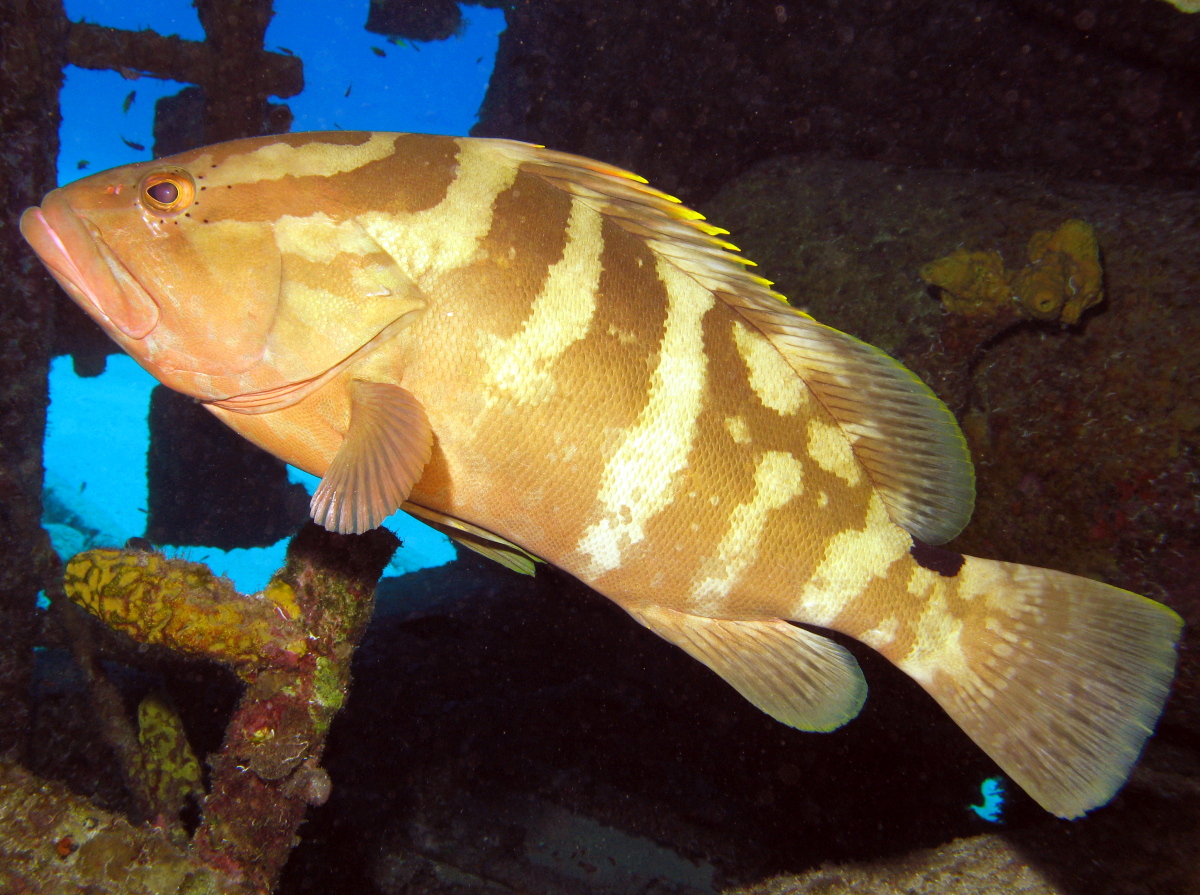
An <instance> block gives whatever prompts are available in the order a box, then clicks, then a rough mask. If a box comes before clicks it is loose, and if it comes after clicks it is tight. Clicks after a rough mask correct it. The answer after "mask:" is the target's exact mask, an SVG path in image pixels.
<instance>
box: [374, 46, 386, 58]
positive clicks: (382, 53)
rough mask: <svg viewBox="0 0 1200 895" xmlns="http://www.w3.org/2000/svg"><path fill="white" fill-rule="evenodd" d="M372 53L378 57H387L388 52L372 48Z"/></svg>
mask: <svg viewBox="0 0 1200 895" xmlns="http://www.w3.org/2000/svg"><path fill="white" fill-rule="evenodd" d="M371 52H372V53H374V54H375V55H376V56H380V57H383V56H387V50H385V49H383V47H371Z"/></svg>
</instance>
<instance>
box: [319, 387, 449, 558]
mask: <svg viewBox="0 0 1200 895" xmlns="http://www.w3.org/2000/svg"><path fill="white" fill-rule="evenodd" d="M432 451H433V430H432V429H430V427H429V420H428V418H427V417H426V416H425V408H424V407H422V406H421V402H420V401H418V400H417V399H416V398H415V397H413V396H412V395H411V394H410V393H409V392H407V391H405V390H404V389H402V388H401V387H400V386H398V385H392V384H391V383H386V382H365V381H362V380H358V379H356V380H354V381H353V382H351V383H350V426H349V428H348V429H347V430H346V437H345V439H344V440H343V441H342V446H341V449H340V450H338V452H337V454H336V455H335V456H334V458H333V462H332V463H331V464H330V465H329V469H328V470H326V472H325V477H324V478H323V479H321V484H320V486H319V487H318V488H317V491H316V493H315V494H313V497H312V502H311V504H310V505H309V509H310V512H311V514H312V518H313V521H315V522H317V523H318V524H320V525H323V526H324V527H325V528H327V529H329V530H330V531H336V532H340V533H342V534H358V533H360V532H364V531H369V530H370V529H372V528H375V527H377V526H378V525H379V524H380V523H381V522H383V520H384V519H386V518H387V517H388V516H390V515H391V514H392V513H394V512H396V510H398V509H400V504H402V503H404V501H405V499H406V498H407V497H408V494H409V492H410V491H412V487H413V485H414V484H416V481H417V479H419V478H420V477H421V473H422V471H423V470H424V469H425V464H426V463H428V462H429V456H430V454H431V453H432Z"/></svg>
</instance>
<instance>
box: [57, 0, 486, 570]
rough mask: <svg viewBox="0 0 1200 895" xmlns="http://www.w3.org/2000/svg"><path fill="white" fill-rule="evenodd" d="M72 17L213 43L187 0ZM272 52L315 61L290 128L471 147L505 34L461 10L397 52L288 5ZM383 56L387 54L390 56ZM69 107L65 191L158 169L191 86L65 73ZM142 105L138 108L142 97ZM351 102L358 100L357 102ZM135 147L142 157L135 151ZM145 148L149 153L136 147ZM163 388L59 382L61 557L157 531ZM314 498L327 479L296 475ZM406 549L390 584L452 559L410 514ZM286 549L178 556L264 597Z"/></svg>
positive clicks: (67, 371) (120, 367)
mask: <svg viewBox="0 0 1200 895" xmlns="http://www.w3.org/2000/svg"><path fill="white" fill-rule="evenodd" d="M66 9H67V15H68V16H69V17H70V18H72V19H75V20H77V21H83V20H86V21H89V22H94V23H97V24H101V25H109V26H112V27H116V28H125V29H132V30H136V29H140V28H152V29H153V30H155V31H157V32H159V33H160V34H178V35H179V36H180V37H183V38H186V39H190V40H203V38H204V32H203V29H201V27H200V22H199V19H198V18H197V16H196V11H195V9H194V8H193V7H192V5H191V4H190V3H189V2H187V0H140V2H130V0H67V3H66ZM275 10H276V15H275V18H274V19H273V20H272V22H271V25H270V26H269V28H268V31H267V37H266V47H267V49H269V50H274V51H277V52H280V51H281V49H280V48H286V49H287V50H289V51H291V52H293V53H295V54H296V55H297V56H300V57H301V59H303V61H304V66H305V68H304V74H305V89H304V91H303V92H302V93H301V94H299V95H298V96H295V97H291V98H289V99H287V100H285V101H286V102H287V103H288V105H289V106H290V107H291V109H292V112H293V114H294V115H295V121H294V123H293V126H292V129H293V130H296V131H301V130H321V129H335V128H342V129H346V130H355V129H362V130H397V131H421V132H428V133H444V134H455V135H465V134H466V133H467V131H468V130H469V129H470V127H471V125H472V124H474V122H475V120H476V118H477V117H478V111H479V105H480V103H481V102H482V101H483V96H484V92H485V91H486V90H487V84H488V79H489V78H490V77H491V72H492V67H493V64H494V62H495V57H496V49H497V47H498V45H499V35H500V32H501V31H503V30H504V14H503V12H502V11H500V10H496V9H481V8H479V7H464V8H463V18H464V22H465V27H464V28H463V29H461V30H462V33H461V34H460V35H457V36H454V37H451V38H450V39H448V40H445V41H439V42H435V43H426V44H419V45H412V44H409V43H398V44H393V43H390V42H389V41H387V40H386V39H385V38H384V37H382V36H380V35H377V34H370V33H368V32H367V31H366V30H365V29H364V28H363V25H364V23H365V21H366V13H367V5H366V4H365V3H362V2H360V0H355V2H349V0H333V2H327V3H320V4H315V3H307V2H302V0H277V2H276V4H275ZM376 49H378V50H381V51H382V52H383V54H384V55H382V56H381V55H379V53H377V52H376ZM65 75H66V80H65V83H64V85H63V90H62V95H61V103H62V112H63V124H62V128H61V130H60V139H61V144H62V145H61V149H60V152H59V161H58V164H59V168H58V181H59V183H60V184H64V183H69V182H70V181H72V180H76V179H78V178H79V177H83V176H86V175H88V174H93V173H95V172H97V171H103V170H105V169H106V168H110V167H114V166H116V165H124V164H129V163H131V162H138V161H145V160H147V159H149V158H150V157H151V148H152V144H153V138H152V136H151V134H152V128H153V119H154V103H155V101H156V100H157V99H159V98H161V97H163V96H169V95H171V94H174V93H177V92H178V91H179V90H181V89H183V88H184V87H185V86H187V85H184V84H179V83H176V82H173V81H160V80H157V79H155V78H149V77H142V78H137V79H133V80H131V79H127V78H124V77H122V76H121V75H120V74H119V73H118V72H111V71H88V70H85V69H80V68H76V67H74V66H68V67H67V69H66V72H65ZM131 94H132V97H131ZM347 94H348V95H347ZM130 144H133V145H130ZM138 146H140V147H142V148H140V149H139V148H137V147H138ZM154 384H155V381H154V379H153V378H152V377H151V376H150V375H149V374H148V373H146V372H145V371H144V370H142V369H141V368H140V367H139V366H138V365H137V364H135V363H134V362H133V361H132V360H130V359H129V358H127V357H125V356H123V355H122V356H113V357H110V358H109V361H108V369H107V371H106V372H105V373H104V374H103V375H102V376H99V377H95V378H92V379H80V378H79V377H77V376H75V374H74V372H73V371H72V367H71V362H70V359H69V358H57V359H55V361H54V362H53V364H52V366H51V372H50V396H51V404H50V412H49V418H48V422H47V434H46V443H45V465H46V488H47V517H46V524H47V528H48V530H49V531H50V533H51V537H52V539H53V541H54V544H55V547H56V549H57V550H58V552H59V553H60V554H62V555H63V556H64V557H65V556H69V555H71V554H72V553H74V552H76V551H78V550H82V549H86V548H88V547H92V546H120V545H122V544H123V543H124V542H125V540H126V539H128V538H130V537H133V536H140V535H142V534H143V533H144V531H145V525H146V449H147V445H148V441H149V432H148V428H147V423H146V415H147V411H148V409H149V400H150V399H149V396H150V390H151V388H153V386H154ZM289 476H290V477H291V478H292V479H293V480H294V481H299V482H302V483H303V484H305V486H306V487H307V488H308V489H309V491H310V492H311V491H312V490H313V488H314V487H315V482H316V479H314V478H313V477H312V476H309V475H307V474H305V473H303V472H301V471H299V470H295V469H290V470H289ZM385 524H386V526H387V527H388V528H391V529H392V530H394V531H396V533H397V534H398V535H399V536H400V539H401V540H402V541H403V543H404V546H403V548H402V549H401V550H399V551H398V552H397V554H396V558H395V559H394V560H393V562H392V565H391V567H390V568H389V570H388V571H389V574H394V575H398V574H403V573H405V572H409V571H416V570H417V569H422V568H428V567H431V566H438V565H442V564H444V563H446V562H449V561H450V560H452V559H454V556H455V553H454V547H453V545H452V544H451V543H450V542H449V541H448V540H447V539H446V538H445V537H444V536H443V535H441V534H439V533H437V532H435V531H433V530H432V529H430V528H429V527H427V526H425V525H423V524H421V523H420V522H417V521H416V520H415V519H412V518H411V517H409V516H406V515H405V514H403V513H398V514H396V515H395V516H393V517H391V519H389V520H388V521H387V522H386V523H385ZM286 546H287V545H286V541H280V542H279V543H278V544H275V545H273V546H271V547H265V548H255V549H250V550H232V551H228V552H226V551H222V550H217V549H215V548H196V547H190V548H181V549H179V550H172V549H171V548H170V547H169V546H168V547H167V548H166V550H167V552H168V553H172V552H174V553H178V554H179V555H183V556H186V557H187V558H189V559H192V560H196V561H199V562H206V563H208V564H209V565H210V566H211V567H212V569H213V571H214V572H217V573H218V574H224V575H228V576H229V577H230V578H232V579H233V581H234V583H235V584H236V585H237V587H238V588H239V589H240V590H242V591H243V592H253V591H256V590H258V589H260V588H261V587H262V586H263V585H264V584H265V583H266V581H267V579H268V577H269V576H270V574H271V572H273V571H274V570H275V569H277V568H278V567H279V566H280V565H282V563H283V557H284V552H285V550H286Z"/></svg>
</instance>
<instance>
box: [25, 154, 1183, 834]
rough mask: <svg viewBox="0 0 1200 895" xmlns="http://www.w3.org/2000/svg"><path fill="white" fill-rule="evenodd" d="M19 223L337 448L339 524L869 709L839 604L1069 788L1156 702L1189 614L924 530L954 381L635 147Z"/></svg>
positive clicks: (947, 515) (281, 434)
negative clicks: (799, 294) (677, 188)
mask: <svg viewBox="0 0 1200 895" xmlns="http://www.w3.org/2000/svg"><path fill="white" fill-rule="evenodd" d="M21 232H22V233H23V234H24V235H25V238H26V239H27V240H28V241H29V243H30V244H31V245H32V246H33V248H34V249H35V250H36V251H37V253H38V254H39V255H40V256H41V259H42V261H43V262H44V263H45V264H46V266H47V267H48V268H49V269H50V272H51V273H52V274H53V275H54V276H55V278H57V280H58V282H59V283H61V284H62V287H63V288H64V289H65V290H66V291H67V292H68V293H69V294H70V295H71V297H72V298H74V299H75V301H76V302H78V303H79V304H80V305H81V306H82V307H83V309H84V310H85V311H87V312H88V313H89V314H91V315H92V316H93V317H94V318H95V319H96V320H97V321H98V322H99V323H100V325H101V326H102V327H104V329H105V330H106V331H107V332H108V334H109V335H110V336H112V338H113V339H115V340H116V341H117V343H118V344H119V345H120V346H121V347H122V348H123V349H125V350H126V351H127V352H129V354H131V355H132V356H133V357H134V358H135V359H136V360H137V361H138V362H139V363H140V364H141V365H142V366H144V367H145V368H146V369H147V370H149V371H150V372H151V373H152V374H154V376H156V377H157V378H158V379H159V380H161V381H162V382H163V383H165V384H166V385H168V386H170V387H171V388H174V389H177V390H179V391H181V392H183V393H184V394H186V395H191V396H192V397H194V398H196V399H198V400H200V401H202V402H203V403H204V406H205V407H207V408H208V409H209V410H210V411H212V412H213V413H214V414H216V415H217V416H218V417H219V418H220V419H221V420H223V421H224V422H225V423H227V424H228V425H230V426H231V427H233V428H234V429H235V430H236V431H238V432H239V433H241V434H242V435H243V436H245V437H246V438H248V439H250V440H251V441H252V442H254V443H255V444H257V445H259V446H260V447H262V448H265V449H266V450H268V451H270V452H271V453H272V454H275V455H276V456H277V457H280V458H282V459H284V460H286V461H287V462H288V463H292V464H294V465H296V466H298V467H300V468H301V469H305V470H307V471H308V472H311V473H313V474H315V475H318V476H321V477H322V482H321V485H320V487H319V488H318V489H317V491H316V493H315V495H314V496H313V499H312V516H313V518H314V519H315V520H316V521H317V522H319V523H320V524H322V525H324V526H325V527H326V528H329V529H332V530H336V531H340V532H361V531H365V530H367V529H370V528H372V527H374V526H377V525H379V524H380V522H382V521H383V519H384V518H385V517H387V516H388V515H389V514H391V513H392V512H394V511H395V510H396V509H398V508H399V509H403V510H406V511H408V512H410V513H412V514H413V515H415V516H417V517H418V518H420V519H422V520H424V521H426V522H428V523H430V524H431V525H434V526H435V527H437V528H440V529H441V530H443V531H445V532H446V533H447V534H449V535H450V536H451V537H453V538H455V540H457V541H458V542H459V543H461V544H464V545H465V546H467V547H470V548H471V549H474V550H478V551H480V552H482V553H484V554H485V555H487V556H489V557H491V558H492V559H495V560H498V561H499V562H502V563H504V564H505V565H507V566H509V567H510V568H515V569H518V570H521V571H525V572H532V571H533V567H534V563H535V561H544V562H549V563H553V564H554V565H556V566H558V567H560V568H562V569H565V570H566V571H568V572H570V573H571V574H573V575H575V576H576V577H578V578H579V579H581V580H582V581H584V582H586V583H587V584H588V585H590V586H591V587H594V588H595V589H596V590H598V591H599V592H600V593H602V594H604V595H605V596H607V597H609V598H610V599H612V600H613V601H615V602H616V603H617V604H618V605H620V606H621V607H623V608H624V609H625V610H626V611H627V612H628V613H629V614H630V615H632V616H633V617H634V618H635V619H637V620H638V621H639V622H641V623H642V624H643V625H646V626H647V627H648V628H650V629H651V630H652V631H654V632H655V633H657V634H659V635H661V636H662V637H664V638H665V639H667V640H669V641H670V642H671V643H674V644H676V645H677V646H679V647H681V648H682V649H684V650H686V651H687V652H688V653H689V654H691V655H692V656H694V657H695V658H696V659H699V660H700V661H701V662H703V663H705V664H706V665H707V666H708V667H709V668H711V669H712V670H713V671H715V672H716V673H717V674H719V675H720V676H721V677H723V678H724V679H725V680H726V681H728V682H729V683H730V684H731V685H732V686H733V687H735V688H736V689H737V690H738V692H740V693H741V694H742V695H743V696H745V697H746V698H747V699H748V700H750V702H752V703H754V705H756V706H758V707H759V708H760V709H762V710H763V711H764V712H766V713H768V714H769V715H771V716H772V717H774V718H777V719H778V720H779V721H781V722H783V723H784V724H789V725H791V726H792V727H797V728H800V729H801V730H820V731H825V730H833V729H834V728H836V727H839V726H841V725H842V724H845V723H846V722H847V721H849V720H850V719H851V718H853V717H854V716H855V715H856V714H857V713H858V711H859V709H860V708H861V707H862V704H863V700H864V699H865V698H866V689H867V687H866V681H865V680H864V678H863V674H862V671H861V670H860V669H859V666H858V663H857V662H856V661H855V660H854V657H853V656H852V655H851V654H850V653H849V652H847V651H846V650H845V649H844V648H842V647H841V646H839V645H838V644H836V643H835V642H834V641H832V640H830V639H829V638H827V637H824V636H822V635H820V634H817V633H813V632H811V631H809V630H806V629H805V628H801V627H798V626H797V625H794V624H791V622H801V623H804V624H807V625H812V626H817V627H822V628H830V629H832V630H835V631H841V632H842V633H844V634H847V635H849V636H851V637H854V638H857V639H858V640H861V641H862V642H863V643H865V644H868V645H869V646H871V647H873V648H874V649H876V650H878V651H879V652H880V653H882V654H883V655H884V656H886V657H887V658H888V659H889V660H891V661H892V662H894V663H895V664H896V665H898V666H899V667H900V668H902V669H903V670H904V671H905V672H906V673H908V674H909V675H911V676H912V677H913V678H914V679H916V680H917V681H918V682H919V683H920V684H921V685H922V686H923V687H924V688H925V689H926V690H927V691H928V692H929V693H930V694H932V696H933V697H934V698H935V699H936V700H937V701H938V703H940V704H941V706H942V707H943V708H944V709H945V710H946V711H947V712H949V713H950V715H951V717H952V718H954V720H955V721H956V722H957V723H958V724H959V725H960V726H961V727H962V728H963V729H964V730H965V731H966V732H967V733H968V734H969V735H970V736H971V737H972V738H973V739H974V740H975V742H976V743H978V744H979V746H980V747H981V748H982V749H983V750H984V751H985V752H987V754H988V755H990V756H991V757H992V758H993V759H994V760H995V761H996V763H997V764H999V765H1000V767H1001V768H1003V769H1004V771H1005V772H1007V773H1008V774H1009V775H1010V776H1011V777H1012V779H1013V780H1015V781H1016V782H1017V783H1018V784H1020V785H1021V786H1022V787H1023V788H1024V789H1025V790H1026V791H1027V792H1028V793H1029V794H1030V795H1031V796H1033V798H1035V799H1036V800H1037V801H1038V802H1039V803H1040V804H1041V805H1043V806H1044V807H1045V808H1046V809H1047V810H1048V811H1051V812H1053V813H1055V814H1057V815H1059V816H1060V817H1078V816H1080V815H1082V814H1083V813H1084V812H1086V811H1088V810H1089V809H1091V808H1094V807H1096V806H1097V805H1102V804H1104V803H1105V802H1107V801H1108V800H1109V799H1110V798H1112V796H1113V794H1114V793H1116V791H1117V790H1118V789H1119V788H1120V787H1121V785H1122V784H1123V783H1124V782H1125V780H1126V778H1127V777H1128V776H1129V773H1130V770H1131V769H1132V767H1133V764H1134V762H1135V761H1136V760H1137V757H1138V755H1139V754H1140V752H1141V749H1142V747H1143V745H1144V744H1145V741H1146V738H1147V737H1148V736H1149V735H1150V733H1151V732H1152V730H1153V727H1154V724H1155V722H1156V721H1157V719H1158V717H1159V715H1160V714H1161V712H1162V708H1163V703H1164V701H1165V700H1166V697H1167V692H1168V690H1169V688H1170V683H1171V678H1172V675H1173V673H1174V667H1175V641H1176V639H1177V638H1178V636H1179V631H1180V626H1181V621H1180V619H1179V616H1177V615H1176V614H1175V613H1174V612H1172V611H1171V610H1170V609H1168V608H1166V607H1165V606H1162V605H1160V604H1159V603H1156V602H1153V601H1152V600H1148V599H1146V598H1144V597H1140V596H1138V595H1136V594H1132V593H1129V592H1127V591H1123V590H1118V589H1117V588H1115V587H1110V586H1108V585H1106V584H1100V583H1098V582H1096V581H1091V580H1089V579H1086V578H1079V577H1075V576H1073V575H1067V574H1064V573H1061V572H1052V571H1048V570H1046V569H1037V568H1032V567H1030V566H1022V565H1015V564H1012V563H1003V562H995V561H993V560H987V559H976V558H974V557H970V556H961V555H959V554H956V553H952V552H949V551H946V550H940V549H938V548H936V547H934V546H931V545H936V544H942V543H945V542H946V541H948V540H950V539H951V538H953V537H954V536H955V535H956V534H958V532H959V531H960V530H961V529H962V528H963V526H964V525H965V524H966V523H967V520H968V519H969V517H970V515H971V510H972V507H973V506H974V486H975V477H974V470H973V467H972V465H971V460H970V456H969V454H968V451H967V447H966V443H965V441H964V439H963V437H962V434H961V432H960V431H959V428H958V426H957V424H956V423H955V420H954V417H953V416H952V415H951V413H950V412H949V410H947V408H946V407H945V406H944V405H943V404H942V403H941V402H940V401H939V400H938V399H937V398H936V397H935V396H934V394H933V393H932V392H931V391H930V390H929V389H928V388H927V387H925V385H923V384H922V383H921V382H920V381H919V380H918V379H917V378H916V377H915V376H914V375H913V374H912V373H910V372H909V371H908V370H906V369H905V368H904V367H902V366H901V365H900V364H899V363H897V362H896V361H895V360H893V359H892V358H890V357H888V356H887V355H886V354H884V353H883V352H881V351H878V350H877V349H875V348H872V347H871V346H869V345H866V344H864V343H863V342H860V341H858V340H857V339H854V338H851V337H850V336H847V335H845V334H843V333H841V332H838V331H837V330H834V329H831V328H829V327H827V326H823V325H822V324H820V323H818V322H816V321H815V320H813V319H812V318H811V317H809V316H808V315H806V314H803V313H800V312H799V311H796V310H794V309H792V308H791V307H789V306H788V304H787V303H786V301H785V300H784V299H783V296H781V295H779V294H778V293H776V292H774V291H772V290H771V288H770V286H771V284H770V282H769V281H767V280H764V279H762V278H761V277H757V276H753V275H751V274H750V273H748V272H747V269H746V265H747V264H748V263H749V262H747V261H745V260H744V259H742V258H740V257H739V256H738V255H737V254H735V253H736V252H737V248H736V247H735V246H733V245H731V244H730V243H728V242H726V241H725V240H724V239H723V238H722V237H723V236H724V235H725V234H726V232H727V231H724V230H721V229H719V228H717V227H714V226H712V225H711V224H708V223H706V222H705V221H704V219H703V217H702V216H701V215H700V214H698V213H696V212H694V211H691V210H689V209H687V208H685V207H683V206H682V205H680V204H679V202H678V200H676V199H674V198H672V197H670V196H667V195H665V194H664V193H661V192H659V191H657V190H655V189H652V188H651V187H649V186H647V185H646V184H645V181H644V180H643V179H642V178H640V177H637V176H635V175H633V174H630V173H628V172H626V171H622V170H620V169H618V168H614V167H611V166H609V165H606V164H603V163H600V162H595V161H591V160H588V159H584V158H579V157H576V156H571V155H565V154H563V153H559V152H552V151H549V150H546V149H543V148H541V147H536V146H530V145H526V144H523V143H515V142H509V141H503V140H479V139H455V138H450V137H437V136H426V135H419V134H394V133H349V132H337V133H313V134H288V135H284V136H272V137H261V138H256V139H251V140H239V141H236V142H231V143H224V144H221V145H218V146H209V147H206V148H203V149H197V150H195V151H193V152H188V153H184V154H182V155H178V156H175V157H173V158H166V159H161V160H159V161H152V162H145V163H142V164H137V165H129V166H127V167H123V168H116V169H114V170H112V171H107V172H104V173H102V174H96V175H93V176H91V177H87V178H85V179H83V180H79V181H77V182H75V183H72V184H71V185H69V186H66V187H63V188H61V189H57V190H54V191H53V192H52V193H50V194H49V195H48V196H47V197H46V199H45V201H44V202H43V203H42V205H41V206H40V207H38V208H31V209H28V210H27V211H26V212H25V213H24V215H23V216H22V218H21Z"/></svg>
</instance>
